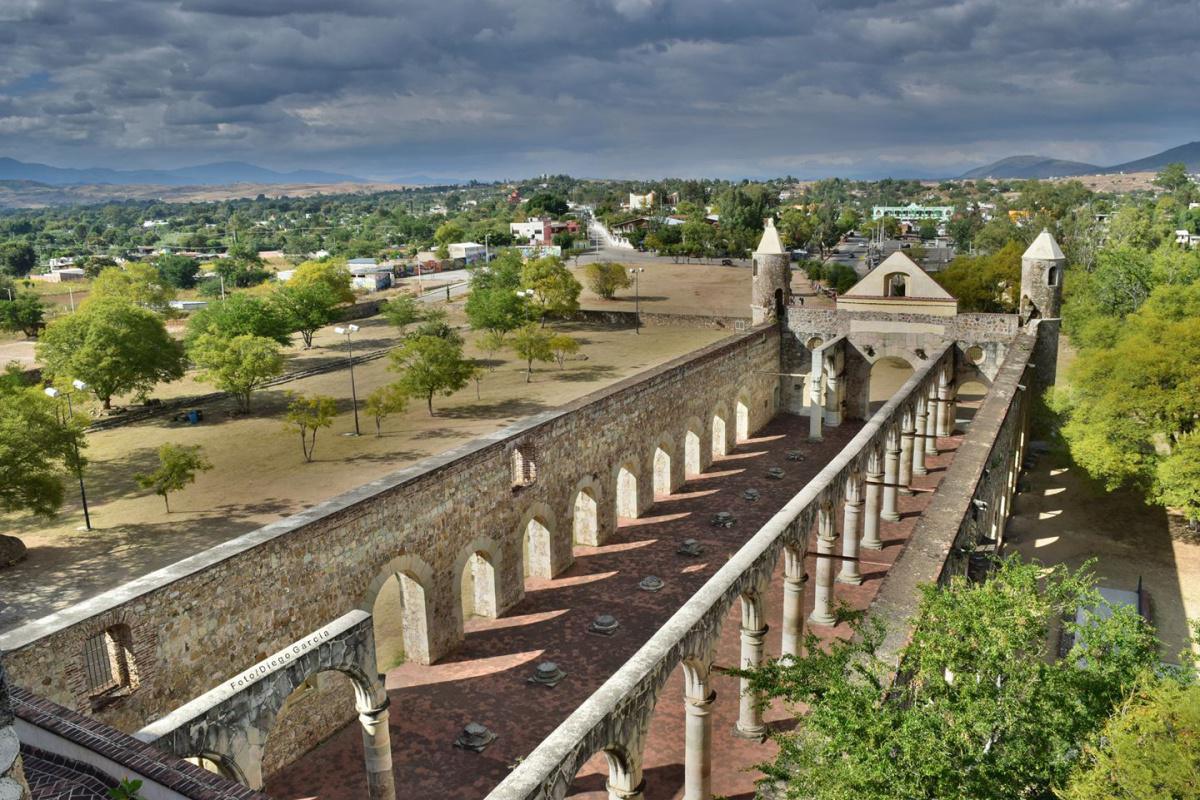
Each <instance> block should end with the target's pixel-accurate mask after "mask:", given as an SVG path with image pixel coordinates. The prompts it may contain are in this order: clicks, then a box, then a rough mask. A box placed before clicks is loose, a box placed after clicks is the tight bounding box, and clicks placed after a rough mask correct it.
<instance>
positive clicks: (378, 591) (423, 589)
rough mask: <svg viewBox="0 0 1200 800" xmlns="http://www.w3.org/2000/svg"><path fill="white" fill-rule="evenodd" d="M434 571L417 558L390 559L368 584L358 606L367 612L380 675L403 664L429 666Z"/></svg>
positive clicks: (410, 556) (405, 556)
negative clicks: (410, 662)
mask: <svg viewBox="0 0 1200 800" xmlns="http://www.w3.org/2000/svg"><path fill="white" fill-rule="evenodd" d="M433 585H434V582H433V570H432V569H431V568H430V567H429V565H428V564H426V563H425V562H424V561H422V560H421V559H420V558H418V557H416V556H413V555H403V556H399V557H397V558H394V559H392V560H391V561H389V562H388V563H387V565H386V566H384V568H383V569H382V570H380V572H379V573H378V574H377V575H376V576H375V579H374V580H372V581H371V585H370V586H369V587H368V588H367V591H366V594H365V596H364V601H363V604H362V605H361V606H360V608H362V609H363V610H364V611H367V612H370V614H371V616H372V621H373V625H374V632H375V654H376V665H377V668H378V670H379V672H381V673H384V672H387V671H388V670H389V669H391V668H393V667H395V666H398V665H399V664H402V663H404V662H405V661H416V662H417V663H420V664H429V663H432V659H431V656H430V652H431V651H430V627H431V625H430V613H429V605H430V603H429V597H428V594H427V593H428V591H429V588H430V587H432V586H433Z"/></svg>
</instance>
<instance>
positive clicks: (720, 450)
mask: <svg viewBox="0 0 1200 800" xmlns="http://www.w3.org/2000/svg"><path fill="white" fill-rule="evenodd" d="M711 427H712V455H713V457H714V458H719V457H721V456H727V455H729V450H730V447H729V445H730V434H731V433H733V427H732V425H731V424H730V418H729V411H728V410H727V409H726V408H725V404H724V403H718V404H717V406H716V408H714V409H713V412H712V424H711Z"/></svg>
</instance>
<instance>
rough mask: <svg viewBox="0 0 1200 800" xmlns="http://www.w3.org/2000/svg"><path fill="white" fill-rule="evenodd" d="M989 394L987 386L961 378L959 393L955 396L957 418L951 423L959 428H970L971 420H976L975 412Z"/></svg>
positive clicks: (955, 415) (955, 414)
mask: <svg viewBox="0 0 1200 800" xmlns="http://www.w3.org/2000/svg"><path fill="white" fill-rule="evenodd" d="M987 393H988V389H987V386H986V385H985V384H984V383H983V382H981V381H978V380H971V379H970V378H967V379H966V380H962V379H961V378H960V383H959V385H958V391H957V392H956V394H955V406H954V408H955V412H954V417H955V418H954V419H953V420H951V422H953V423H955V425H956V426H957V427H958V428H965V427H967V426H969V425H970V424H971V420H973V419H974V418H975V412H977V411H978V410H979V407H980V406H981V405H983V401H984V398H986V397H987Z"/></svg>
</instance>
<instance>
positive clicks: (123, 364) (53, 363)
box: [37, 298, 184, 409]
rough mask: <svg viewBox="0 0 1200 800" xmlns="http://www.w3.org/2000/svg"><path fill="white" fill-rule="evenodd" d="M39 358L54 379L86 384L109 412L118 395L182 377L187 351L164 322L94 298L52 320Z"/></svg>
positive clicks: (121, 304)
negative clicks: (71, 311) (70, 379)
mask: <svg viewBox="0 0 1200 800" xmlns="http://www.w3.org/2000/svg"><path fill="white" fill-rule="evenodd" d="M37 354H38V358H39V359H40V360H41V361H42V363H43V364H45V365H46V372H47V374H48V375H49V376H50V377H52V378H55V379H59V378H63V379H67V378H73V379H79V380H82V381H84V382H86V383H87V384H88V387H89V389H90V390H91V391H92V392H93V393H94V394H95V395H96V398H97V399H98V400H100V402H101V403H103V404H104V407H105V408H106V409H107V408H111V407H112V398H113V397H115V396H116V395H120V394H127V393H130V392H135V393H138V394H144V393H146V392H149V391H150V390H151V389H153V388H154V385H155V384H156V383H159V382H160V381H173V380H177V379H179V378H181V377H183V368H184V358H183V347H182V345H180V343H179V342H177V341H175V340H174V339H173V338H171V336H170V334H168V333H167V329H166V326H165V325H164V324H163V321H162V318H161V317H159V316H158V315H157V314H155V313H154V312H153V311H149V310H148V309H145V308H140V307H138V306H135V305H133V304H132V303H130V302H128V301H126V300H121V299H116V298H97V299H89V300H88V302H86V303H84V304H83V306H81V307H80V309H79V310H78V311H77V312H75V313H74V314H68V315H66V316H65V317H59V318H58V319H56V320H54V321H53V322H51V323H50V324H49V325H47V326H46V330H45V332H44V333H43V334H42V336H41V339H40V340H39V341H38V344H37Z"/></svg>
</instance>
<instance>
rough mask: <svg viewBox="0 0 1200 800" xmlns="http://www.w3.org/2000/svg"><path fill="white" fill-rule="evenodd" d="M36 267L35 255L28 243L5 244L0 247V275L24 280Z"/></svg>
mask: <svg viewBox="0 0 1200 800" xmlns="http://www.w3.org/2000/svg"><path fill="white" fill-rule="evenodd" d="M36 266H37V253H36V252H35V251H34V249H33V245H31V244H29V242H21V241H14V242H5V243H4V244H2V245H0V273H3V274H5V275H9V276H11V277H14V278H24V277H25V276H26V275H28V274H29V273H30V272H31V271H32V270H33V268H34V267H36Z"/></svg>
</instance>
